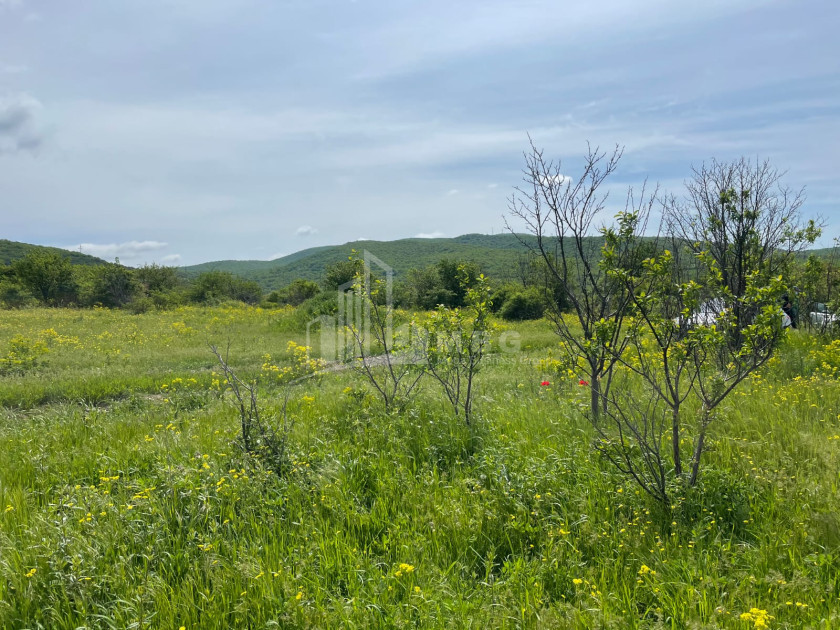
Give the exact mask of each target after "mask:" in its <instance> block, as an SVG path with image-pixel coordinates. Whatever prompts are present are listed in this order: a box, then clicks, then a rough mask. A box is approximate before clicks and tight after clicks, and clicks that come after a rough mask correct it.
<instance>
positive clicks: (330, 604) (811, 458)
mask: <svg viewBox="0 0 840 630" xmlns="http://www.w3.org/2000/svg"><path fill="white" fill-rule="evenodd" d="M293 318H294V314H291V313H288V312H280V313H278V312H273V311H259V310H258V309H244V308H242V309H237V308H221V309H206V310H201V309H186V310H183V311H181V312H171V313H152V314H145V315H141V316H132V315H126V314H124V313H117V312H109V311H101V312H78V311H69V310H67V311H65V310H37V311H21V312H7V313H3V314H2V315H0V353H2V352H3V351H4V348H5V347H6V344H7V343H8V340H9V339H10V338H11V337H12V336H13V335H15V334H21V335H24V336H28V337H32V338H35V337H38V336H41V337H43V338H45V339H47V338H50V337H51V338H52V341H49V344H50V352H49V353H48V354H47V355H45V357H44V361H45V363H44V365H43V366H41V367H40V368H37V369H35V370H34V371H31V372H29V373H25V374H20V375H13V376H7V377H3V380H2V381H0V402H2V405H3V407H2V415H1V416H0V453H2V456H1V458H0V628H49V629H53V628H55V629H65V628H66V629H75V628H81V627H86V628H167V629H168V628H175V629H178V628H180V627H181V626H184V627H185V628H272V627H274V628H277V627H282V628H311V627H317V628H327V627H328V628H335V627H339V628H401V627H412V628H459V627H464V628H521V627H526V628H558V627H559V628H565V627H570V628H752V627H761V626H760V625H757V624H758V623H760V622H757V621H756V619H764V617H763V616H758V617H757V616H756V615H755V614H753V615H752V616H750V617H748V618H746V619H742V618H741V615H742V614H744V613H749V611H750V610H751V609H753V608H755V609H758V610H764V611H766V612H767V615H769V616H772V619H769V620H768V621H767V623H768V625H769V627H770V628H806V627H813V628H834V627H838V626H839V625H840V615H839V614H838V610H840V606H838V604H840V577H838V576H840V519H838V513H840V499H838V482H840V478H838V470H840V461H838V460H839V459H840V457H838V449H840V437H836V436H837V435H838V434H840V419H838V414H840V386H838V383H837V381H836V380H835V379H834V378H831V377H830V376H829V375H828V374H827V373H825V369H824V368H821V365H822V363H823V362H824V361H823V359H824V358H825V356H823V355H824V354H825V352H830V350H829V351H826V350H825V344H824V343H823V342H821V341H819V340H814V339H812V338H810V337H808V336H807V335H804V334H799V333H794V334H793V335H792V336H791V338H790V339H789V340H788V342H787V343H786V345H785V347H783V348H782V349H781V351H780V353H779V355H778V358H777V359H776V360H774V361H773V364H772V365H770V366H768V367H767V369H766V370H765V371H764V372H763V373H762V374H761V378H756V379H752V380H751V381H750V382H749V383H745V384H744V387H743V388H742V389H741V390H739V392H738V394H737V395H735V396H733V398H732V399H731V400H730V402H729V403H728V405H727V407H726V409H725V410H724V412H723V414H722V417H721V418H720V419H719V420H718V421H717V423H716V424H715V425H713V430H712V433H713V435H712V439H711V448H710V451H709V452H708V453H707V455H706V459H705V464H706V466H705V469H704V471H703V473H702V478H701V483H700V485H699V486H698V487H697V488H696V489H694V490H692V491H691V492H689V493H685V494H683V495H681V496H680V497H679V500H678V501H676V503H675V505H674V507H673V508H668V509H662V508H661V507H660V506H657V505H656V504H654V503H652V502H651V501H650V500H648V498H647V497H646V496H645V495H644V493H643V492H640V491H639V490H638V489H637V488H636V487H635V486H634V485H633V484H632V483H631V482H629V481H628V480H627V479H625V478H623V477H622V476H621V475H619V474H618V473H617V472H616V471H615V470H614V469H613V468H611V467H610V466H609V464H608V463H606V462H604V461H603V460H602V459H601V458H599V457H598V456H597V455H596V454H595V453H594V452H593V450H592V448H591V443H592V440H593V439H594V435H593V432H592V431H591V429H590V427H589V426H588V423H587V420H586V419H585V417H584V416H583V415H582V414H581V412H580V407H581V406H584V407H585V405H586V402H587V400H588V394H587V392H586V391H585V388H584V387H581V386H579V385H578V384H577V379H576V378H574V377H570V376H569V375H567V374H566V375H557V374H546V373H542V372H540V370H539V368H538V367H537V364H538V362H539V360H540V359H542V358H544V357H546V356H547V353H548V352H549V350H551V349H552V348H553V347H554V345H555V343H556V342H555V340H554V338H553V336H552V334H551V332H550V329H549V328H548V324H546V323H545V322H537V323H529V324H527V325H524V326H522V327H519V328H518V331H519V332H520V333H521V335H522V336H521V347H522V352H521V353H519V354H510V355H505V354H501V353H499V354H496V355H493V356H492V359H493V360H491V361H490V362H489V363H488V365H487V366H486V368H485V370H484V371H483V372H481V373H480V375H479V377H478V378H479V385H480V391H479V395H478V397H477V399H476V402H475V412H476V414H477V418H476V426H475V427H473V429H472V430H468V429H467V428H466V427H465V426H463V424H461V423H459V422H457V421H456V420H454V419H453V418H452V417H451V414H450V412H449V411H448V410H447V407H446V406H445V405H444V404H443V401H442V399H441V396H440V394H439V392H437V391H436V390H435V388H434V387H433V385H432V383H431V382H430V381H429V382H427V383H426V386H425V388H424V390H423V392H422V393H421V395H420V396H419V398H418V399H417V400H416V402H415V403H414V404H413V405H412V406H411V407H410V408H409V409H408V410H406V411H405V412H404V413H402V414H400V415H391V416H386V415H384V414H383V413H382V412H381V410H380V408H379V405H378V403H377V401H376V399H375V398H374V397H373V396H371V395H370V394H369V392H367V393H366V386H365V383H364V382H362V381H359V380H358V379H357V377H356V376H355V375H354V374H353V373H350V372H332V373H329V374H326V375H324V376H322V377H321V378H320V379H319V380H311V381H309V382H307V383H305V384H304V385H302V386H300V387H299V388H298V389H296V390H295V391H294V392H293V394H292V397H291V399H290V403H289V411H290V413H291V414H293V415H294V417H295V418H296V419H297V422H296V425H295V428H294V431H293V434H292V435H291V444H292V460H293V464H292V469H291V472H289V473H288V474H287V475H285V476H283V477H282V478H278V477H277V476H276V475H275V474H274V473H272V472H269V471H267V470H264V469H262V468H261V467H260V466H259V464H258V463H256V462H254V461H251V460H249V459H248V458H246V457H244V456H243V455H242V453H240V452H239V450H238V449H237V447H236V446H235V445H233V444H232V442H233V440H234V438H235V436H236V433H237V429H238V417H237V416H236V413H235V410H234V409H233V408H232V406H231V405H230V401H229V400H228V399H227V397H226V396H225V395H224V394H222V393H221V392H220V391H219V388H218V387H214V385H213V380H214V376H213V371H214V370H215V369H216V368H215V365H214V364H213V361H212V360H211V359H212V357H211V356H210V355H209V351H208V350H207V349H206V342H207V341H213V342H216V343H219V344H222V345H224V343H225V342H226V340H227V339H228V338H230V339H231V343H232V346H231V361H232V362H233V363H234V364H235V366H236V367H237V368H239V369H242V370H244V371H245V373H248V374H255V375H256V374H258V372H259V366H260V364H261V356H262V355H263V354H264V353H266V352H268V353H271V354H272V356H273V357H274V358H275V360H278V359H280V358H281V357H283V356H284V351H285V347H286V343H287V342H288V341H289V340H290V339H294V340H297V341H299V342H300V341H301V340H302V335H301V332H300V331H299V330H297V329H296V328H295V326H294V319H293ZM50 328H51V329H53V330H54V331H55V333H57V335H58V336H59V337H67V338H73V337H75V338H76V339H77V341H76V342H73V341H67V340H66V339H65V340H64V341H59V340H58V339H57V338H56V336H55V335H54V334H53V333H43V331H44V330H46V329H50ZM185 328H187V329H191V331H190V330H185ZM104 333H110V336H109V335H106V334H104ZM138 340H139V341H138ZM820 353H823V354H820ZM837 358H838V359H840V357H837ZM820 372H822V373H823V374H825V375H821V374H820ZM176 378H181V379H190V378H192V379H195V383H194V384H192V385H191V386H190V387H186V388H183V389H182V390H181V391H176V392H175V394H172V393H171V389H170V388H168V387H167V388H162V385H164V384H171V383H172V382H173V381H174V379H176ZM544 380H549V381H550V382H551V385H550V386H541V385H540V382H541V381H544ZM262 391H263V397H262V401H263V404H264V406H265V412H266V413H267V414H269V415H270V414H272V413H274V414H277V413H279V412H280V405H281V403H282V400H281V394H282V392H281V391H280V390H279V389H277V387H276V386H271V385H265V386H264V387H263V389H262ZM312 399H314V400H312Z"/></svg>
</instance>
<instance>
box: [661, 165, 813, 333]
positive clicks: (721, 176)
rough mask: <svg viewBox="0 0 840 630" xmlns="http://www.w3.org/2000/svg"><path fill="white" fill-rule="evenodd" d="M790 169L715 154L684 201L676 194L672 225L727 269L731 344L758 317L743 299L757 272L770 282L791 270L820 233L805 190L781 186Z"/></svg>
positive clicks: (669, 215)
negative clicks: (807, 211) (806, 210)
mask: <svg viewBox="0 0 840 630" xmlns="http://www.w3.org/2000/svg"><path fill="white" fill-rule="evenodd" d="M783 177H784V173H783V172H781V171H779V170H778V169H776V168H775V167H773V166H772V165H771V164H770V161H769V160H764V161H763V162H759V161H758V160H756V161H755V162H751V161H750V160H748V159H746V158H741V159H739V160H735V161H732V162H719V161H717V160H712V162H711V163H710V164H705V163H704V164H702V165H701V166H700V167H695V168H694V169H693V176H692V177H691V179H689V180H688V181H687V182H686V191H687V195H686V197H685V199H683V200H676V199H673V198H672V199H670V201H669V203H668V204H666V208H665V216H666V219H667V221H668V229H669V231H670V232H671V233H673V234H674V235H675V236H677V237H678V238H679V239H681V240H682V242H684V243H685V244H686V245H687V246H688V247H690V248H692V249H693V250H694V252H695V253H697V254H699V253H701V252H704V253H705V255H708V256H710V257H711V258H712V260H714V262H715V265H716V267H717V268H718V269H719V270H720V274H721V280H722V284H723V286H724V287H725V288H726V290H727V291H728V293H729V294H730V295H731V296H732V297H733V298H734V299H735V302H734V303H733V306H734V308H735V312H734V318H735V324H736V325H735V328H734V329H733V331H732V343H733V344H734V345H735V346H737V345H739V344H740V342H741V338H740V336H741V330H742V329H743V328H744V327H746V326H748V325H749V324H750V323H751V321H752V319H753V318H754V317H755V316H756V315H757V313H756V311H754V310H744V307H745V305H744V304H742V303H741V302H740V301H739V300H740V299H741V298H743V297H744V296H745V294H746V292H747V288H748V284H749V282H750V277H751V276H752V275H753V274H756V273H757V274H759V275H760V276H761V277H762V278H763V279H764V280H765V281H767V280H769V279H770V278H772V277H774V276H777V275H779V274H782V273H784V272H786V271H787V270H788V265H789V264H790V262H791V260H792V258H793V255H794V254H795V253H797V252H799V251H801V250H802V249H804V248H805V247H807V246H808V245H810V244H812V243H813V242H814V241H815V240H816V239H817V238H818V237H819V235H820V231H821V230H820V226H819V225H818V224H817V222H815V221H814V220H809V221H807V222H805V221H803V220H802V217H801V214H800V210H801V207H802V204H803V203H804V201H805V190H804V188H803V189H800V190H792V189H790V188H789V187H787V186H784V185H783V184H782V178H783Z"/></svg>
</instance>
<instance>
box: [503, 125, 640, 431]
mask: <svg viewBox="0 0 840 630" xmlns="http://www.w3.org/2000/svg"><path fill="white" fill-rule="evenodd" d="M621 155H622V150H621V149H620V148H618V147H616V148H615V149H614V150H613V151H612V153H611V154H610V155H609V156H608V155H607V154H606V153H601V152H599V151H598V149H594V150H593V149H591V148H590V149H589V151H588V153H587V155H586V156H585V157H584V165H583V171H582V173H581V175H580V176H579V177H578V178H577V179H572V178H570V177H568V176H566V175H565V174H564V173H563V171H562V170H561V163H560V162H559V161H557V162H555V161H552V160H547V159H546V158H545V157H544V155H543V151H542V150H541V149H538V148H537V147H536V146H535V145H534V143H533V141H532V142H531V150H530V152H529V153H526V154H525V169H524V171H523V172H524V176H523V181H524V184H525V185H524V187H522V188H517V189H516V192H515V193H514V195H513V196H512V197H511V199H510V204H509V209H510V213H511V215H512V216H513V217H516V218H518V219H521V220H522V221H523V222H524V223H525V225H526V228H527V230H528V231H529V232H530V233H531V234H533V235H534V236H536V245H532V244H531V241H530V240H526V239H520V240H521V242H522V243H523V244H524V245H526V246H527V247H529V248H531V249H532V250H533V251H535V252H536V253H537V254H538V255H539V257H540V258H541V259H542V260H543V262H544V264H545V272H546V279H547V280H548V283H547V284H548V285H549V287H550V290H549V291H547V296H548V297H549V300H548V304H549V310H548V313H549V316H550V318H551V320H552V322H553V323H554V327H555V331H556V332H557V334H558V335H559V337H560V341H561V344H562V346H563V348H564V349H565V351H566V353H567V355H568V358H569V360H570V362H571V363H573V364H575V365H577V364H578V363H580V362H582V363H583V364H584V365H585V366H586V367H585V369H586V371H587V374H586V376H587V380H588V381H589V384H590V410H591V414H592V418H593V420H594V421H596V422H597V420H598V417H599V415H600V412H601V408H602V406H603V405H604V404H605V402H606V395H607V394H608V392H609V388H610V382H611V378H612V369H613V366H614V365H615V361H616V352H615V349H616V348H619V347H620V346H621V345H622V344H623V332H622V324H623V320H624V315H625V313H626V310H627V306H628V304H629V300H630V296H629V294H628V292H627V289H626V286H625V285H624V283H622V282H621V281H620V280H618V279H616V278H614V277H613V276H612V275H610V274H608V273H606V271H605V270H604V269H603V267H602V265H601V263H600V261H601V258H602V256H603V254H604V252H603V251H602V248H601V246H600V242H599V240H598V239H597V238H593V237H595V236H596V234H597V231H598V226H596V225H595V221H596V218H597V217H598V216H599V215H600V214H601V213H602V212H603V211H604V209H605V206H606V199H607V195H606V193H603V192H601V188H602V186H603V184H604V182H605V181H606V180H607V178H608V177H609V176H610V175H611V174H612V173H613V172H614V171H615V169H616V168H617V167H618V162H619V160H620V159H621ZM627 203H628V207H629V208H631V209H632V207H633V206H635V209H634V212H636V213H637V214H638V218H639V220H637V221H634V222H632V223H626V224H625V226H624V227H623V229H620V230H618V231H617V232H616V239H615V241H614V242H613V243H612V245H611V247H612V253H611V256H612V257H613V258H614V259H615V260H616V261H618V262H616V263H615V264H629V263H628V261H631V260H635V259H636V258H638V256H637V255H636V253H635V252H636V251H637V249H638V247H639V244H640V243H641V241H640V238H639V237H640V234H641V233H642V230H643V229H644V227H645V224H646V217H647V215H648V212H649V210H650V204H651V199H646V196H645V193H644V191H642V195H641V197H640V198H639V199H635V198H634V197H633V195H632V194H630V195H628V200H627ZM628 227H632V229H629V230H628V229H627V228H628ZM508 229H509V230H510V231H511V232H512V233H514V234H515V232H514V230H513V229H512V228H511V227H510V225H508ZM566 305H568V310H567V309H566Z"/></svg>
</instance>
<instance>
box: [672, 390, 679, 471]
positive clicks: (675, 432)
mask: <svg viewBox="0 0 840 630" xmlns="http://www.w3.org/2000/svg"><path fill="white" fill-rule="evenodd" d="M671 448H672V449H673V451H674V473H675V474H676V476H677V477H681V476H682V457H681V455H680V408H679V406H676V407H674V408H673V409H672V410H671Z"/></svg>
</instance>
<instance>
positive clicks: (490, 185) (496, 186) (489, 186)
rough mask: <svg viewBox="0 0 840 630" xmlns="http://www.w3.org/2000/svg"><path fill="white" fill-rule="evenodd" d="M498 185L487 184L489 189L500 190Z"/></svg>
mask: <svg viewBox="0 0 840 630" xmlns="http://www.w3.org/2000/svg"><path fill="white" fill-rule="evenodd" d="M498 187H499V185H498V184H487V188H498Z"/></svg>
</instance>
